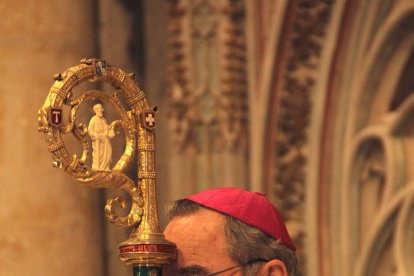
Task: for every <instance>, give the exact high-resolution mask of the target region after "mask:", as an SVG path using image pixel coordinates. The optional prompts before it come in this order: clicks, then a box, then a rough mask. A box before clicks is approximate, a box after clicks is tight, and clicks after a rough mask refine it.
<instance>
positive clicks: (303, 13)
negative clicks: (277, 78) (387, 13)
mask: <svg viewBox="0 0 414 276" xmlns="http://www.w3.org/2000/svg"><path fill="white" fill-rule="evenodd" d="M333 3H334V1H333V0H327V1H310V0H306V1H305V0H304V1H298V3H297V7H296V9H293V13H294V20H293V23H292V33H290V34H289V42H288V44H287V46H286V47H287V60H286V65H285V68H284V69H282V70H284V76H283V87H282V89H281V90H280V91H277V93H278V94H277V96H276V97H277V98H276V102H275V104H274V105H273V106H274V107H273V108H274V110H273V112H277V115H276V120H275V122H276V127H274V128H273V130H272V131H273V132H274V133H273V135H272V137H274V140H273V141H272V143H274V145H275V150H276V151H275V152H274V153H268V154H274V163H273V171H272V172H271V174H272V175H273V181H274V182H273V183H274V184H273V186H272V187H270V188H271V191H272V193H273V195H274V197H275V201H276V202H277V206H278V207H279V208H280V209H281V212H282V214H283V216H284V217H285V220H286V223H287V225H288V228H290V229H289V231H290V232H291V234H292V235H293V239H294V240H295V242H296V244H297V246H298V247H299V248H302V249H303V248H304V246H305V244H304V242H305V221H304V216H305V212H304V208H305V198H306V194H305V190H306V166H307V157H308V141H307V140H308V138H307V130H308V126H309V121H310V118H309V117H310V114H311V109H312V93H313V89H314V84H315V81H316V79H317V74H318V70H319V64H320V60H321V52H322V49H323V43H324V39H325V35H326V34H325V33H326V28H327V26H328V24H329V21H330V15H331V10H332V8H333ZM279 58H282V57H279ZM271 112H272V111H271ZM300 252H302V254H304V253H303V252H304V250H301V251H300ZM302 254H301V255H302ZM300 261H301V263H302V267H303V268H305V266H306V265H305V257H304V256H300ZM304 270H305V269H304Z"/></svg>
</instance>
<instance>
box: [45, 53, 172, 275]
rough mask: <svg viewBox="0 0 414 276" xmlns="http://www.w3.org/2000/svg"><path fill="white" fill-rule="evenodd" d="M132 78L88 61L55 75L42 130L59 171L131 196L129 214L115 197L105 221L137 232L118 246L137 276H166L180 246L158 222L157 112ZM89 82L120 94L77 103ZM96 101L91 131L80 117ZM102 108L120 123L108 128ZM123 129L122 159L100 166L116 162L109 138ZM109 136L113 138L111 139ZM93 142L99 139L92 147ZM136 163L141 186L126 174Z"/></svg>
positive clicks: (89, 95)
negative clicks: (73, 145) (72, 142)
mask: <svg viewBox="0 0 414 276" xmlns="http://www.w3.org/2000/svg"><path fill="white" fill-rule="evenodd" d="M132 77H133V75H132V74H126V73H125V72H124V71H122V70H121V69H118V68H115V67H113V66H110V65H109V64H108V63H107V62H105V61H104V60H99V59H83V60H81V63H80V64H79V65H76V66H73V67H71V68H69V69H67V70H66V71H65V72H63V73H61V74H56V75H55V76H54V79H55V83H54V84H53V86H52V87H51V89H50V91H49V94H48V96H47V98H46V100H45V103H44V104H43V106H42V107H41V108H40V109H39V112H38V122H39V131H40V132H42V133H44V135H45V138H46V142H47V144H48V150H49V152H50V154H51V155H52V158H53V159H54V162H53V165H54V166H55V167H59V168H62V169H64V170H65V171H66V172H67V173H68V174H69V175H70V176H72V177H73V178H74V179H75V180H76V181H78V182H79V183H81V184H82V185H84V186H87V187H93V188H111V189H122V190H124V191H126V192H127V193H128V194H129V195H130V196H131V210H130V211H129V214H128V215H126V216H118V215H117V214H116V213H115V206H119V207H121V208H125V206H126V202H125V200H124V199H122V198H121V197H115V198H112V199H109V200H108V201H107V203H106V206H105V216H106V218H107V219H108V220H109V221H110V222H112V223H114V224H117V225H119V226H123V227H134V230H133V231H132V233H131V235H130V237H129V239H128V240H126V241H124V242H122V243H121V244H120V245H119V250H120V258H121V260H123V261H124V262H125V263H126V264H128V265H132V266H133V267H134V268H133V275H134V276H138V275H140V276H145V275H151V276H155V275H162V267H163V266H164V265H166V264H168V263H171V262H172V261H173V260H175V259H176V255H177V253H176V246H175V244H172V243H170V242H168V241H167V240H165V238H164V235H163V234H162V232H161V229H160V226H159V222H158V217H157V206H156V190H155V180H156V173H155V135H154V129H155V112H156V110H154V109H151V108H150V107H149V105H148V103H147V101H146V98H145V95H144V93H143V91H142V90H141V89H139V87H138V86H137V84H136V83H135V81H134V80H133V78H132ZM84 81H90V82H106V83H109V84H110V85H111V86H112V87H113V88H114V89H115V92H114V93H113V94H112V95H108V93H105V92H103V91H98V90H90V91H86V92H83V93H80V95H78V96H77V97H76V98H75V97H74V94H73V88H74V87H75V86H77V85H78V84H80V83H82V82H84ZM96 101H99V103H98V104H95V106H94V112H95V116H94V117H96V118H92V119H91V120H90V123H89V130H88V126H87V123H86V122H77V113H78V110H79V107H80V106H81V105H82V104H85V103H88V104H89V105H91V103H92V102H96ZM102 103H105V104H108V105H110V106H111V107H112V108H113V109H114V110H115V111H116V113H117V114H118V116H119V118H120V119H118V120H115V121H113V122H112V123H110V124H107V122H106V120H105V118H104V117H103V104H102ZM64 106H65V107H67V108H68V109H69V112H68V117H67V122H66V123H64V120H63V115H64V114H63V107H64ZM91 122H93V123H91ZM92 125H93V127H94V130H92V129H91V128H92ZM120 129H121V130H123V132H124V136H125V150H124V152H123V154H122V156H121V157H120V158H119V160H118V161H117V162H116V164H115V165H114V166H113V167H112V168H110V167H109V166H108V165H105V166H103V167H102V166H99V165H98V163H99V162H101V163H102V162H104V163H105V164H107V163H108V162H110V161H112V155H111V154H112V152H111V146H110V144H108V143H110V142H109V140H108V139H109V138H112V137H113V136H114V133H113V132H114V130H117V133H119V130H120ZM108 131H111V133H112V134H108V133H109V132H108ZM101 133H103V134H101ZM105 133H106V134H105ZM67 134H71V135H73V136H74V137H75V138H76V139H77V140H78V141H79V143H80V145H81V146H82V154H81V156H77V155H76V154H71V153H70V152H69V151H68V149H67V148H66V145H65V143H64V141H63V140H62V136H63V135H67ZM105 135H107V136H105ZM97 137H98V138H99V137H100V138H101V139H107V140H103V141H104V143H105V145H104V146H103V145H102V144H99V143H98V142H99V141H98V142H96V141H95V139H98V138H97ZM108 137H109V138H108ZM90 139H94V140H93V141H92V142H91V141H90ZM90 143H95V144H93V150H92V151H93V152H92V154H93V155H94V159H93V162H97V163H95V164H94V163H93V164H92V168H93V169H92V168H91V167H90V166H88V164H89V163H90V162H89V160H90V156H91V150H90ZM108 155H109V156H108ZM100 158H101V159H100ZM102 158H104V160H103V159H102ZM133 161H136V162H137V164H138V173H137V174H138V175H137V178H138V183H135V182H134V181H133V180H132V179H130V178H129V177H128V176H127V175H126V174H124V173H123V172H124V171H125V169H126V168H127V167H128V166H129V165H130V164H131V162H133Z"/></svg>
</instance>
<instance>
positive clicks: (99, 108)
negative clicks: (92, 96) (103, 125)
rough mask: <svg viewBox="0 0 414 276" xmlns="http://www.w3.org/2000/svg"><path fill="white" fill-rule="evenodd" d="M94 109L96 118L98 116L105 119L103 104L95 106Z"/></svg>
mask: <svg viewBox="0 0 414 276" xmlns="http://www.w3.org/2000/svg"><path fill="white" fill-rule="evenodd" d="M92 109H93V112H95V114H96V116H98V117H100V118H102V117H103V110H104V108H103V106H102V104H100V103H98V104H95V105H94V106H93V107H92Z"/></svg>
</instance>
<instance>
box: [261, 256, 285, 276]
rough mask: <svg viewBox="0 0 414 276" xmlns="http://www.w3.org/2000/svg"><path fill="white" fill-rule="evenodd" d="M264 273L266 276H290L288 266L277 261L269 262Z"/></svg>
mask: <svg viewBox="0 0 414 276" xmlns="http://www.w3.org/2000/svg"><path fill="white" fill-rule="evenodd" d="M262 271H263V274H261V275H266V276H288V272H287V269H286V265H285V264H284V263H283V262H282V261H281V260H277V259H275V260H270V261H268V262H267V263H266V264H265V266H264V267H263V270H262Z"/></svg>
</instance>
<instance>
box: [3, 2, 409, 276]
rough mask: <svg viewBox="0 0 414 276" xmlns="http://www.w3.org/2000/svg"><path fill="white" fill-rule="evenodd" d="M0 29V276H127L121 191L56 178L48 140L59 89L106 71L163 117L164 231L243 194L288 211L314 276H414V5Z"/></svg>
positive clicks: (209, 10)
mask: <svg viewBox="0 0 414 276" xmlns="http://www.w3.org/2000/svg"><path fill="white" fill-rule="evenodd" d="M0 12H1V19H0V34H1V38H0V54H1V59H0V64H1V66H0V72H1V74H0V76H1V82H0V104H1V108H0V125H1V126H2V132H1V135H0V163H1V166H0V176H1V183H2V184H1V192H0V201H1V206H2V207H1V208H0V221H1V227H0V248H1V249H0V275H1V276H3V275H4V276H6V275H23V274H26V273H29V274H30V275H33V276H37V275H61V276H65V275H79V276H89V275H91V276H92V275H102V276H115V275H117V276H121V275H130V274H131V271H130V268H129V267H127V266H125V264H124V263H122V262H121V261H120V260H119V258H118V244H119V243H120V242H122V241H124V240H125V239H127V238H128V235H129V233H130V231H131V229H129V228H120V227H117V226H115V225H112V224H110V223H109V222H107V221H106V220H105V216H104V205H105V201H106V199H107V198H109V197H111V196H113V195H116V194H117V193H118V191H115V190H114V191H113V190H101V189H91V188H85V187H82V186H81V185H79V184H78V183H76V182H74V180H73V179H72V178H71V177H69V176H68V175H67V174H65V173H64V172H62V171H60V170H59V169H58V168H54V167H53V166H52V159H51V157H50V154H49V153H48V150H47V145H46V144H45V141H44V137H43V135H42V134H41V133H39V131H38V123H37V111H38V109H39V108H40V107H41V106H42V104H43V102H44V101H45V98H46V96H47V94H48V91H49V89H50V87H51V86H52V85H53V82H54V80H53V76H54V74H56V73H61V72H63V71H65V70H66V69H67V68H69V67H71V66H74V65H76V64H79V63H80V60H81V59H83V58H92V57H96V58H100V59H103V60H105V61H107V62H108V63H109V64H111V65H113V66H116V67H119V68H122V69H123V70H125V71H126V72H128V73H129V72H131V73H132V72H133V73H135V80H136V82H137V84H138V85H139V87H140V88H141V89H142V90H143V91H144V93H145V95H146V96H147V98H148V101H149V103H150V104H151V105H152V106H156V107H157V109H158V112H157V114H156V119H157V126H156V130H155V133H156V172H157V182H156V183H157V205H158V213H159V218H160V221H161V224H162V225H164V224H165V215H164V208H165V206H166V205H167V204H168V203H169V202H171V201H172V200H175V199H178V198H183V197H185V196H187V195H190V194H192V193H195V192H198V191H201V190H204V189H208V188H214V187H242V188H245V189H249V190H253V191H258V192H263V193H265V194H266V195H267V196H268V197H269V198H270V199H271V200H272V201H273V202H274V203H275V204H276V205H277V206H278V208H279V209H280V211H281V213H282V215H283V217H284V218H285V220H286V223H287V227H288V229H289V232H290V233H291V235H292V236H293V238H294V240H295V242H296V244H297V247H298V254H299V260H300V267H301V271H302V275H306V276H348V275H354V276H371V275H372V276H383V275H384V276H385V275H386V276H389V275H412V273H413V271H414V262H413V261H412V260H413V257H414V227H413V221H414V170H411V169H410V166H411V165H410V164H413V165H414V154H413V155H411V152H413V153H414V123H413V121H411V119H414V93H413V91H414V1H411V0H378V1H365V0H60V1H34V0H28V1H22V0H14V1H9V0H3V1H2V2H1V3H0ZM108 116H110V114H109V115H108ZM68 143H69V144H70V141H68ZM112 147H113V149H114V155H117V154H118V155H119V152H122V150H123V147H124V145H123V144H122V143H120V142H119V143H118V142H117V141H116V140H114V141H113V143H112ZM411 159H413V161H411ZM130 170H131V174H132V175H134V173H135V174H136V170H137V168H136V167H132V168H130Z"/></svg>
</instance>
